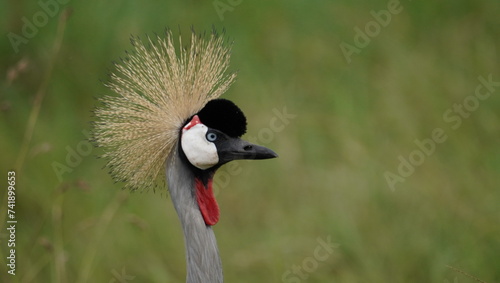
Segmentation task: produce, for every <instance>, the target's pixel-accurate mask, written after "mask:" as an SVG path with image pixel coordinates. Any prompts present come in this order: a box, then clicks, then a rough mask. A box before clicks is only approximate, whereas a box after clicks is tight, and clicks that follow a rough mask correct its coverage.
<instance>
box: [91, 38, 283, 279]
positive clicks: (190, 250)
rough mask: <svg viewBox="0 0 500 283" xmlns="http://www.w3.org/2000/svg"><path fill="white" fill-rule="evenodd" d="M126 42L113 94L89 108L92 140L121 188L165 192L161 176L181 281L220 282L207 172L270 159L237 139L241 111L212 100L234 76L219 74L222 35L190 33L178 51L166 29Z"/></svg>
mask: <svg viewBox="0 0 500 283" xmlns="http://www.w3.org/2000/svg"><path fill="white" fill-rule="evenodd" d="M131 42H132V45H133V47H134V48H133V51H132V52H127V53H126V54H127V55H126V57H125V58H123V59H121V61H120V62H119V63H115V68H116V70H115V72H113V73H111V74H110V79H109V82H108V83H106V86H107V87H109V88H110V89H111V90H112V91H113V92H114V93H115V95H113V96H104V97H103V98H100V99H99V100H100V105H99V106H98V107H97V108H96V109H95V122H94V130H93V139H94V142H95V144H96V145H97V146H98V147H102V148H103V151H104V153H103V155H102V156H103V157H104V158H106V159H107V166H108V168H109V170H110V174H111V175H112V176H113V178H114V179H115V180H116V181H120V182H124V184H125V187H128V188H130V189H132V190H137V189H148V188H156V187H158V186H164V185H163V184H164V180H165V177H162V176H163V174H166V181H167V184H168V189H169V192H170V196H171V199H172V202H173V204H174V207H175V210H176V211H177V214H178V216H179V219H180V222H181V225H182V229H183V232H184V241H185V247H186V263H187V279H186V282H188V283H193V282H203V283H210V282H223V276H222V264H221V260H220V256H219V252H218V248H217V241H216V239H215V235H214V232H213V230H212V226H213V225H215V224H216V223H217V222H218V220H219V207H218V205H217V202H216V200H215V196H214V193H213V190H212V180H213V177H214V174H215V172H216V170H217V169H218V168H219V167H220V166H222V165H223V164H225V163H227V162H229V161H231V160H236V159H268V158H274V157H277V155H276V153H274V152H273V151H272V150H270V149H268V148H265V147H262V146H258V145H254V144H251V143H249V142H247V141H244V140H242V139H240V137H241V136H242V135H243V134H244V133H245V132H246V118H245V116H244V114H243V112H242V111H241V110H240V109H239V108H238V107H237V106H236V105H235V104H234V103H233V102H231V101H229V100H226V99H220V98H218V97H219V96H220V95H221V94H222V93H224V92H225V91H226V90H227V88H228V87H229V86H230V85H231V83H232V82H233V80H234V78H235V77H236V74H235V73H229V74H226V71H227V68H228V66H229V57H230V47H226V46H224V40H223V38H222V37H221V36H219V35H217V34H216V33H215V32H213V33H211V34H210V36H209V37H208V38H207V37H206V36H201V35H197V34H195V33H194V32H193V33H192V36H191V44H190V47H189V48H181V49H180V50H179V51H176V48H175V47H174V43H173V40H172V34H171V32H170V31H166V32H165V37H160V36H156V38H154V39H152V38H149V37H148V38H147V39H146V41H144V42H143V41H142V40H141V39H140V38H135V37H133V38H132V39H131ZM179 45H180V46H182V42H181V39H179Z"/></svg>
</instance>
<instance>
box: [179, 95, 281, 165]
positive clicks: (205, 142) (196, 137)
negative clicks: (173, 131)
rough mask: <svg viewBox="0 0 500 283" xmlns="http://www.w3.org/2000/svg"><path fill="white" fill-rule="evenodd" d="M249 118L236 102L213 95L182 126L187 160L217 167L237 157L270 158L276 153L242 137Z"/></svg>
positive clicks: (183, 147) (183, 146) (182, 144)
mask: <svg viewBox="0 0 500 283" xmlns="http://www.w3.org/2000/svg"><path fill="white" fill-rule="evenodd" d="M245 132H246V118H245V115H244V114H243V112H242V111H241V110H240V109H239V108H238V106H236V105H235V104H234V103H233V102H231V101H229V100H226V99H214V100H211V101H209V102H208V103H207V104H206V106H205V107H204V108H203V109H202V110H201V111H200V112H198V113H197V114H196V115H194V116H193V117H191V118H190V119H189V121H188V122H187V123H186V124H185V125H184V127H183V128H182V133H181V138H180V139H181V143H180V145H181V148H182V152H183V153H184V155H185V157H186V159H187V161H188V162H189V163H190V164H191V165H192V166H194V167H196V168H198V169H201V170H208V169H212V170H213V169H217V168H218V167H220V166H221V165H223V164H225V163H227V162H229V161H232V160H237V159H268V158H274V157H277V154H276V153H275V152H274V151H272V150H270V149H268V148H266V147H263V146H259V145H255V144H252V143H250V142H247V141H244V140H242V139H241V138H240V137H241V136H242V135H243V134H244V133H245Z"/></svg>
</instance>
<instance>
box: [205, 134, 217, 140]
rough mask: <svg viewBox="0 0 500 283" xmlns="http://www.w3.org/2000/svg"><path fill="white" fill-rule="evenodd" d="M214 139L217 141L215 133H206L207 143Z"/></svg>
mask: <svg viewBox="0 0 500 283" xmlns="http://www.w3.org/2000/svg"><path fill="white" fill-rule="evenodd" d="M216 139H217V134H216V133H213V132H210V133H207V140H208V141H210V142H214V141H215V140H216Z"/></svg>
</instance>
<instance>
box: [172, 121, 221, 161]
mask: <svg viewBox="0 0 500 283" xmlns="http://www.w3.org/2000/svg"><path fill="white" fill-rule="evenodd" d="M207 131H208V128H207V126H205V125H203V124H196V125H195V126H192V127H190V128H189V129H188V130H186V129H183V130H182V137H181V147H182V150H183V151H184V154H185V155H186V157H187V159H188V160H189V162H190V163H191V164H193V166H195V167H197V168H200V169H202V170H205V169H208V168H210V167H212V166H214V165H215V164H217V163H218V162H219V155H218V154H217V147H216V146H215V144H214V143H212V142H209V141H207V139H206V137H205V136H206V134H207Z"/></svg>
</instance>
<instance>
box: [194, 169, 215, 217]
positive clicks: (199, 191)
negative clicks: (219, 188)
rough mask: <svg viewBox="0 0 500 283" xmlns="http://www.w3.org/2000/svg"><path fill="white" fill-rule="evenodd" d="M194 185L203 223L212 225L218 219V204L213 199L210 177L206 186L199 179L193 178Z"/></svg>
mask: <svg viewBox="0 0 500 283" xmlns="http://www.w3.org/2000/svg"><path fill="white" fill-rule="evenodd" d="M195 185H196V200H197V201H198V206H199V207H200V212H201V215H202V216H203V220H205V224H206V225H209V226H212V225H215V224H217V222H218V221H219V215H220V212H219V205H218V204H217V201H216V200H215V196H214V192H213V190H212V179H209V180H208V183H207V186H205V185H204V184H203V182H202V181H201V180H199V179H198V178H195Z"/></svg>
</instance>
